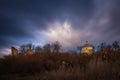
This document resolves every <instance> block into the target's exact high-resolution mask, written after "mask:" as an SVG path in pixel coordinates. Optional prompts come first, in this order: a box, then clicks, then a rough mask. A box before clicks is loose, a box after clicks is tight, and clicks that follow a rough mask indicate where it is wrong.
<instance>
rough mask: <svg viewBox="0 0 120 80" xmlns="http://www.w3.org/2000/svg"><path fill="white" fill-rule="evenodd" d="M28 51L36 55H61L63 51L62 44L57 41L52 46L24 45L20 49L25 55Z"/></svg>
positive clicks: (48, 44)
mask: <svg viewBox="0 0 120 80" xmlns="http://www.w3.org/2000/svg"><path fill="white" fill-rule="evenodd" d="M28 49H30V50H32V51H33V52H34V53H59V51H60V49H61V44H60V43H59V42H58V41H56V42H54V43H52V44H50V43H47V44H45V45H43V46H40V45H37V46H35V45H33V44H32V43H29V44H23V45H21V46H20V48H19V52H20V53H25V52H26V51H27V50H28Z"/></svg>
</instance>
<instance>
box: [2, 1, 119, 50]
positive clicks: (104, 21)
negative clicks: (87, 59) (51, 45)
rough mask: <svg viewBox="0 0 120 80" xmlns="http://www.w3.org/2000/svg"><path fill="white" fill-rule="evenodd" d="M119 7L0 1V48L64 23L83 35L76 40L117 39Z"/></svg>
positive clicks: (115, 4) (112, 4)
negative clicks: (56, 23) (52, 25)
mask: <svg viewBox="0 0 120 80" xmlns="http://www.w3.org/2000/svg"><path fill="white" fill-rule="evenodd" d="M119 4H120V0H0V48H5V47H6V46H7V45H8V46H11V45H18V44H20V43H22V42H24V40H26V41H30V40H31V42H32V41H34V37H35V36H39V35H37V34H36V31H38V30H39V31H40V32H41V31H42V30H46V29H48V28H49V26H48V24H49V23H50V24H51V23H54V22H60V23H64V22H65V21H66V20H67V21H68V22H70V23H71V27H72V28H73V29H75V30H76V29H77V30H79V31H78V32H80V33H82V34H85V32H86V34H85V35H83V36H82V37H80V39H78V40H81V38H82V39H83V40H88V39H91V38H92V40H96V41H98V42H99V41H107V40H109V39H110V38H111V36H112V37H113V38H112V40H115V39H116V40H120V37H119V35H117V34H120V31H119V30H120V27H119V25H120V5H119ZM71 31H72V30H71ZM80 33H77V34H80ZM78 37H79V36H78ZM103 37H104V38H103ZM40 38H43V36H42V35H40ZM43 41H44V40H43Z"/></svg>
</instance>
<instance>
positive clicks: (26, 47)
mask: <svg viewBox="0 0 120 80" xmlns="http://www.w3.org/2000/svg"><path fill="white" fill-rule="evenodd" d="M27 50H34V45H32V44H31V43H29V44H23V45H21V46H20V52H21V53H25V52H26V51H27Z"/></svg>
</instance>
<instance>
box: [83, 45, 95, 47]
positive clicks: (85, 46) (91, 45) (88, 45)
mask: <svg viewBox="0 0 120 80" xmlns="http://www.w3.org/2000/svg"><path fill="white" fill-rule="evenodd" d="M82 47H93V45H90V44H85V45H83V46H82Z"/></svg>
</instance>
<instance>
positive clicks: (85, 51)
mask: <svg viewBox="0 0 120 80" xmlns="http://www.w3.org/2000/svg"><path fill="white" fill-rule="evenodd" d="M81 53H82V54H88V55H90V54H93V53H94V46H92V45H90V44H88V41H86V44H85V45H83V46H82V47H81Z"/></svg>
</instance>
